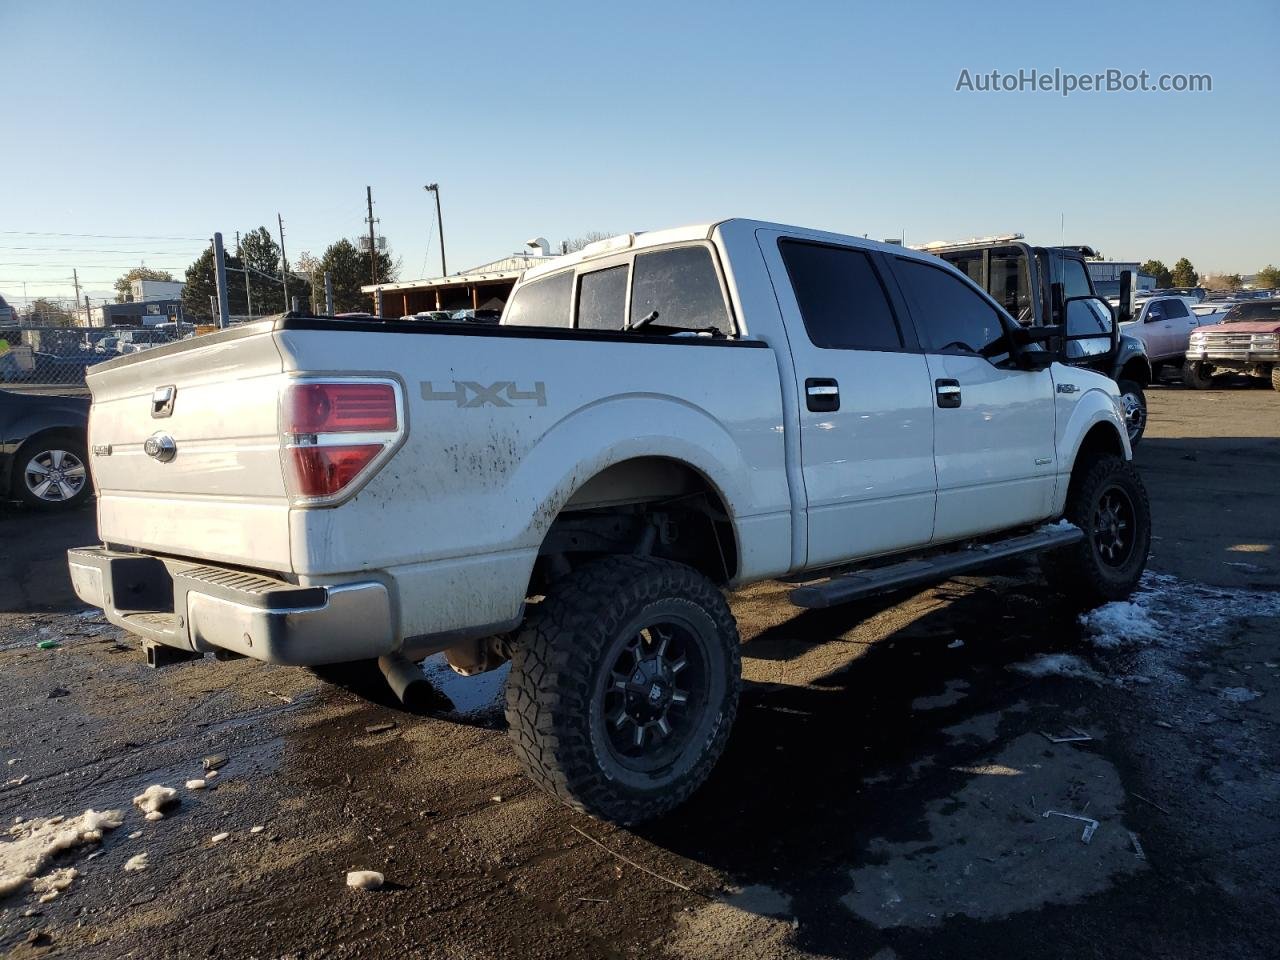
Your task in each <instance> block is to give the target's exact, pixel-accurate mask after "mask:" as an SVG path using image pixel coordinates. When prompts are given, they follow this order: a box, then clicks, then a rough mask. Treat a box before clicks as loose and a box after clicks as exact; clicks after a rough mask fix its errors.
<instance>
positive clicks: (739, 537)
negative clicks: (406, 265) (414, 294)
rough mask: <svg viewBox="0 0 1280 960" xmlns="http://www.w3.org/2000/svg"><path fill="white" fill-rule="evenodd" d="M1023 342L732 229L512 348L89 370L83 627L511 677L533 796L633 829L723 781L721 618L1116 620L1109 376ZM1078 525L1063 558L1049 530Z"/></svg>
mask: <svg viewBox="0 0 1280 960" xmlns="http://www.w3.org/2000/svg"><path fill="white" fill-rule="evenodd" d="M1064 316H1065V321H1066V322H1065V328H1064V327H1044V328H1039V329H1026V328H1023V327H1021V326H1019V325H1018V324H1017V323H1016V322H1014V321H1013V320H1012V319H1011V318H1010V317H1009V316H1008V315H1007V314H1006V313H1005V312H1004V310H1003V309H1001V307H1000V306H998V305H997V304H996V302H995V301H994V300H992V299H991V298H990V297H989V296H988V295H987V294H986V293H985V292H984V291H983V290H982V289H980V288H979V287H978V286H977V285H975V284H974V283H972V282H971V281H970V280H968V279H967V278H966V277H965V276H963V275H962V274H961V273H959V272H957V271H956V270H954V269H953V268H952V267H950V266H948V265H947V264H945V263H943V262H941V261H939V260H937V259H936V258H934V257H931V256H928V255H926V254H922V253H917V252H914V251H910V250H904V249H902V248H899V247H893V246H887V245H883V244H878V243H873V242H869V241H866V240H860V239H856V238H854V237H847V236H840V235H835V234H829V233H821V232H817V231H814V230H806V229H800V228H795V227H786V226H780V225H777V224H769V223H761V222H755V221H748V220H728V221H724V222H720V223H713V224H709V225H702V226H696V227H686V228H682V229H675V230H666V231H659V232H653V233H644V234H629V235H625V236H621V237H616V238H613V239H610V240H606V241H600V242H598V243H595V244H592V245H591V246H589V247H587V248H586V249H584V250H583V251H581V252H580V253H577V254H575V255H572V256H568V257H561V258H559V259H556V260H554V261H552V262H550V263H548V264H546V265H543V266H539V267H537V268H535V269H532V270H530V271H528V272H527V273H526V274H525V276H524V277H523V278H522V280H521V282H520V283H519V284H518V285H517V286H516V288H515V289H514V291H513V292H512V296H511V299H510V301H509V303H508V304H507V307H506V310H505V312H504V315H503V317H502V322H501V324H500V325H492V326H486V325H479V324H457V323H439V324H433V323H429V322H427V323H423V322H403V323H402V322H399V321H389V322H382V321H378V320H347V321H343V320H337V319H334V318H327V317H309V316H296V315H288V314H287V315H284V316H282V317H279V318H275V319H273V320H270V321H264V322H261V323H255V324H251V325H246V326H244V327H241V328H238V329H234V330H227V331H225V332H221V333H218V334H214V335H211V336H206V337H201V338H199V339H197V340H192V341H185V342H181V343H175V344H170V345H167V346H160V347H157V348H155V349H154V350H151V351H149V352H147V353H146V354H140V355H137V356H128V357H121V358H118V359H116V360H113V361H110V362H108V363H104V364H101V365H99V366H96V367H94V368H93V369H92V370H91V371H90V373H89V376H88V383H89V387H90V389H91V391H92V393H93V408H92V414H91V417H90V427H89V442H90V450H91V459H92V466H93V475H94V481H95V484H96V486H97V489H98V524H99V532H100V535H101V537H102V541H103V542H102V544H101V545H97V546H90V547H83V548H79V549H74V550H71V551H70V552H69V561H70V570H71V576H72V580H73V582H74V584H75V588H76V591H77V593H78V594H79V595H80V597H81V598H83V599H84V600H85V601H86V602H88V603H90V604H93V605H95V606H101V607H103V608H104V609H105V610H106V613H107V616H108V617H109V618H110V620H111V621H112V622H113V623H116V624H118V625H120V626H122V627H124V628H126V629H127V630H131V631H133V632H134V633H136V634H138V635H139V636H141V637H142V638H143V641H144V646H145V648H146V649H147V651H148V655H149V657H150V659H151V660H152V661H153V662H154V663H163V662H165V661H167V660H172V659H174V658H177V657H182V656H194V655H203V654H205V653H209V652H212V653H215V654H218V655H220V656H224V657H225V656H229V655H237V654H238V655H244V656H248V657H254V658H257V659H259V660H263V661H267V662H272V663H282V664H298V665H313V666H314V665H332V664H343V663H351V662H354V661H368V660H370V659H373V658H379V664H380V666H381V667H382V671H383V673H384V674H385V675H386V677H387V679H388V680H389V681H390V682H391V684H392V686H393V688H394V689H396V691H397V692H399V693H401V694H403V695H408V693H409V691H410V690H411V689H412V687H413V685H414V681H415V679H416V681H421V680H422V679H423V677H422V673H421V671H418V670H417V669H416V667H414V661H416V660H419V659H421V658H423V657H424V656H427V655H429V654H432V653H434V652H437V651H441V650H443V651H445V652H446V655H447V657H448V659H449V662H450V663H451V664H452V665H453V666H454V668H455V669H456V670H458V672H460V673H463V674H471V673H476V672H480V671H483V670H486V669H489V668H492V667H495V666H497V665H499V664H501V663H502V662H504V661H505V660H506V659H508V658H510V660H511V664H512V666H511V673H510V676H509V679H508V681H507V692H506V697H507V701H506V702H507V717H508V720H509V724H510V732H511V738H512V740H513V742H514V746H515V750H516V752H517V753H518V754H519V756H520V758H521V759H522V761H523V762H524V764H525V767H526V769H527V770H528V772H529V774H530V776H531V777H532V778H533V779H534V780H535V781H536V782H537V783H539V784H541V785H542V786H544V787H545V788H547V789H548V790H550V791H552V792H553V793H555V794H556V795H558V796H560V797H562V798H564V799H565V800H566V801H568V802H569V803H571V804H573V805H574V806H576V807H577V808H579V809H582V810H586V811H588V812H590V813H592V814H594V815H597V816H601V817H606V818H611V819H614V820H617V821H621V822H634V821H638V820H643V819H645V818H649V817H654V816H657V815H660V814H663V813H665V812H666V811H669V810H671V809H672V808H673V807H675V806H676V805H677V804H679V803H680V802H681V801H683V800H684V799H685V798H686V797H688V796H689V794H690V793H691V792H692V791H693V790H694V789H695V788H696V787H697V786H698V785H699V784H700V783H701V782H702V781H703V779H704V778H705V777H706V776H707V774H708V772H709V771H710V769H711V767H712V765H713V764H714V762H715V761H716V759H717V757H718V756H719V755H720V753H721V751H722V750H723V748H724V745H725V742H726V739H727V737H728V735H729V729H730V726H731V725H732V722H733V719H734V715H735V711H736V705H737V697H738V691H739V685H740V680H739V672H740V661H739V638H738V632H737V628H736V626H735V623H734V619H733V615H732V613H731V612H730V609H729V606H728V604H727V603H726V601H725V595H724V591H725V590H727V589H732V588H735V587H737V586H740V585H742V584H746V583H749V582H752V581H758V580H764V579H771V578H787V579H789V580H791V581H792V582H796V583H799V584H800V585H798V586H796V588H795V589H794V591H793V592H792V594H791V597H792V600H793V602H795V603H796V604H797V605H800V606H804V607H822V606H828V605H831V604H835V603H840V602H844V601H847V600H851V599H854V598H857V597H863V596H866V595H868V594H871V593H875V592H879V591H886V590H892V589H897V588H900V587H904V586H912V585H917V584H922V583H928V582H935V581H938V580H941V579H945V578H947V577H949V576H951V575H953V574H955V573H957V572H960V571H965V570H970V569H974V568H976V567H979V566H981V565H983V564H987V563H990V562H992V561H995V560H1001V559H1003V558H1006V557H1010V556H1016V555H1024V554H1032V553H1036V552H1041V551H1052V552H1051V553H1049V554H1047V555H1046V557H1045V559H1046V561H1047V562H1049V563H1050V568H1051V569H1052V570H1054V571H1055V573H1054V577H1053V579H1054V582H1055V583H1056V584H1057V585H1058V586H1059V587H1060V588H1062V589H1063V590H1065V591H1075V592H1077V593H1078V594H1079V595H1080V596H1081V597H1082V598H1083V599H1084V600H1085V601H1086V602H1088V603H1097V602H1101V601H1106V600H1116V599H1119V598H1122V597H1125V596H1127V595H1128V594H1129V593H1130V591H1131V590H1132V589H1133V588H1134V585H1135V584H1136V583H1137V581H1138V578H1139V576H1140V575H1141V573H1142V570H1143V567H1144V565H1145V562H1146V557H1147V551H1148V546H1149V542H1150V520H1149V509H1148V505H1147V495H1146V493H1145V491H1144V488H1143V485H1142V481H1141V480H1140V478H1139V476H1138V474H1137V473H1136V472H1135V470H1134V469H1133V467H1132V466H1131V464H1130V457H1131V454H1130V448H1129V440H1128V436H1127V434H1126V431H1125V424H1124V415H1123V410H1122V408H1121V405H1120V396H1119V391H1118V390H1117V387H1116V384H1115V383H1114V382H1113V381H1111V380H1110V379H1108V378H1107V377H1106V376H1103V375H1101V374H1099V373H1096V372H1093V371H1090V370H1086V369H1081V368H1080V367H1078V366H1073V365H1070V364H1067V363H1063V362H1062V361H1061V357H1062V356H1064V355H1065V354H1066V353H1067V352H1068V351H1067V349H1066V347H1068V346H1070V347H1073V350H1072V351H1071V352H1075V353H1081V354H1085V355H1087V356H1089V357H1096V356H1099V355H1106V354H1108V353H1109V352H1113V351H1114V350H1115V349H1116V342H1117V336H1118V333H1117V325H1116V323H1115V321H1114V317H1113V315H1112V313H1111V311H1110V308H1109V307H1108V306H1107V305H1106V304H1105V303H1104V302H1101V301H1099V300H1098V299H1096V298H1093V297H1072V298H1067V300H1066V301H1065V304H1064ZM1060 520H1065V521H1067V522H1065V523H1062V522H1058V521H1060Z"/></svg>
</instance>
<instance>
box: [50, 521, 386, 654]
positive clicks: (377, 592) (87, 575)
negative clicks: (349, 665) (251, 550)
mask: <svg viewBox="0 0 1280 960" xmlns="http://www.w3.org/2000/svg"><path fill="white" fill-rule="evenodd" d="M67 565H68V568H69V570H70V572H71V583H72V586H73V587H74V588H75V591H76V595H77V596H78V597H80V599H81V600H83V601H84V602H85V603H87V604H90V605H91V606H95V607H101V608H102V609H103V611H104V612H105V613H106V615H107V619H108V620H110V621H111V622H112V623H114V624H116V625H117V626H119V627H122V628H124V629H125V630H128V631H130V632H131V633H135V634H137V635H138V636H140V637H142V638H143V639H144V640H147V641H150V642H152V643H160V644H164V645H166V646H170V647H176V648H178V649H180V650H187V651H192V652H195V653H209V652H213V651H216V650H225V651H229V652H231V653H239V654H243V655H244V656H246V657H253V658H254V659H255V660H262V661H264V662H267V663H284V664H293V665H296V666H307V665H313V664H322V663H342V662H346V661H350V660H363V659H371V658H375V657H380V656H382V655H384V654H387V653H390V652H391V651H392V650H393V649H394V648H395V646H396V634H395V629H394V624H393V621H392V612H391V595H390V593H389V591H388V590H387V587H386V585H385V584H383V583H380V582H378V581H375V580H359V581H353V582H350V583H337V584H327V585H325V586H311V587H301V586H298V585H297V584H293V583H287V582H285V581H283V580H277V579H274V578H272V577H269V576H264V575H262V574H258V573H249V572H246V571H243V570H235V569H232V568H228V567H215V566H210V565H208V564H200V563H193V562H191V561H189V560H175V559H172V558H166V557H154V556H150V555H147V554H138V553H121V552H118V551H113V550H108V549H106V548H104V547H76V548H74V549H71V550H68V551H67Z"/></svg>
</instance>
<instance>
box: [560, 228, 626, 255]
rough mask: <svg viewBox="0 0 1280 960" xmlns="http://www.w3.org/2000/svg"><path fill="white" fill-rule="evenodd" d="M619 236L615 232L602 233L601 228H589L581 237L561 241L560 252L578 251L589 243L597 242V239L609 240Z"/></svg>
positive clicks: (562, 253)
mask: <svg viewBox="0 0 1280 960" xmlns="http://www.w3.org/2000/svg"><path fill="white" fill-rule="evenodd" d="M613 236H617V234H613V233H601V232H600V231H599V230H588V231H587V232H586V233H584V234H583V235H582V236H580V237H574V238H573V239H572V240H561V241H560V254H561V256H563V255H564V254H566V253H577V252H578V251H579V250H581V249H582V248H583V247H585V246H586V245H587V244H589V243H595V242H596V241H597V240H608V239H609V238H610V237H613Z"/></svg>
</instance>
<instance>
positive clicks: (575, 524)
mask: <svg viewBox="0 0 1280 960" xmlns="http://www.w3.org/2000/svg"><path fill="white" fill-rule="evenodd" d="M619 555H621V556H652V557H661V558H663V559H667V560H675V561H677V562H680V563H684V564H686V565H688V566H690V567H693V568H694V569H695V570H697V571H699V572H700V573H702V574H704V575H705V576H706V577H708V578H709V579H710V580H712V581H713V582H714V583H716V584H718V585H721V586H723V585H725V584H727V583H728V582H729V581H731V580H732V579H733V578H734V576H735V575H736V573H737V569H738V548H737V540H736V537H735V534H734V529H733V522H732V520H731V519H730V516H729V512H728V510H727V508H726V506H725V501H724V498H723V497H722V496H721V495H720V492H719V491H718V490H717V489H716V488H715V487H714V486H713V485H712V484H711V482H710V481H708V480H707V478H706V477H705V476H703V475H702V474H701V473H699V472H698V471H697V470H695V469H694V468H692V467H690V466H689V465H688V464H685V463H682V462H680V461H678V460H672V459H670V458H666V457H638V458H636V459H633V460H626V461H623V462H622V463H617V464H613V465H612V466H610V467H607V468H606V469H605V470H602V471H601V472H600V473H598V474H596V475H595V476H594V477H592V478H591V479H590V480H588V481H587V482H586V483H584V484H582V485H581V486H580V487H579V488H578V490H577V491H575V493H574V495H573V496H572V497H571V498H570V499H569V501H568V503H566V505H565V507H564V508H563V509H562V510H561V511H560V513H559V514H558V515H557V516H556V519H555V520H554V521H553V522H552V524H551V527H550V528H549V529H548V530H547V533H546V536H544V537H543V540H542V544H541V546H540V547H539V549H538V558H537V560H536V562H535V563H534V569H533V574H532V576H531V578H530V581H529V592H528V595H529V596H536V595H539V594H542V593H544V592H545V589H546V587H547V585H548V584H549V583H551V581H553V580H556V579H558V578H559V577H561V576H564V575H565V574H566V573H568V572H569V571H570V570H573V569H575V568H576V567H579V566H581V565H582V564H584V563H587V562H590V561H592V560H596V559H599V558H601V557H606V556H619Z"/></svg>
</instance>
